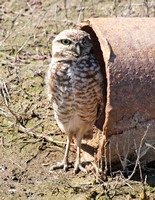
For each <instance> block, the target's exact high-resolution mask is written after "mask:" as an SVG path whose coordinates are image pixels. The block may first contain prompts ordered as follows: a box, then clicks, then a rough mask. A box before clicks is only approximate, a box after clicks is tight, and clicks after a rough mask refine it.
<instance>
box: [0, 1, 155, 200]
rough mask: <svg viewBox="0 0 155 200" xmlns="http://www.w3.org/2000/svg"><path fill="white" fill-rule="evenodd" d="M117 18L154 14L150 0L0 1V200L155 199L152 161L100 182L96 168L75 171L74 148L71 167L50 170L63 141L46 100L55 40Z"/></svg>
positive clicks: (154, 170)
mask: <svg viewBox="0 0 155 200" xmlns="http://www.w3.org/2000/svg"><path fill="white" fill-rule="evenodd" d="M64 2H66V4H65V3H64ZM117 16H123V17H126V16H132V17H137V16H139V17H143V16H149V17H154V16H155V10H154V4H153V1H151V0H150V1H143V0H137V1H133V0H131V1H125V0H124V1H110V0H109V1H108V0H105V1H98V0H97V1H95V0H94V1H92V0H87V1H71V0H68V1H62V0H58V1H50V0H27V1H26V0H24V1H19V0H7V1H4V0H1V2H0V29H1V31H0V81H1V85H0V89H1V95H0V200H1V199H5V200H9V199H10V200H14V199H21V200H24V199H33V200H39V199H47V200H48V199H62V200H63V199H73V198H74V199H80V200H82V199H122V200H125V199H128V200H129V199H150V200H153V199H155V168H153V167H152V166H154V165H153V164H150V165H148V166H146V167H145V169H142V172H141V173H140V170H139V169H137V171H136V173H135V175H134V176H133V177H132V178H131V179H130V180H128V176H129V175H130V174H131V173H132V170H133V168H131V169H128V171H126V172H125V173H123V172H122V171H121V168H120V169H118V170H117V171H116V170H115V171H112V172H109V173H108V177H107V180H105V179H106V177H104V176H103V175H100V177H99V178H102V180H101V181H96V176H97V175H96V173H95V172H94V171H91V172H90V173H89V174H84V173H82V172H79V173H78V174H77V175H74V174H73V161H74V159H75V152H76V150H75V148H74V146H72V148H71V152H70V162H71V166H70V168H69V171H68V172H64V171H63V170H56V171H52V172H49V169H50V166H51V165H53V164H55V163H56V162H59V161H61V160H62V159H63V155H64V150H65V142H66V136H65V135H64V134H62V133H61V132H60V130H59V128H58V127H57V125H56V122H55V119H54V116H53V110H52V108H51V107H50V105H49V104H48V102H47V98H46V87H45V77H46V71H47V69H48V66H49V63H50V59H51V43H52V40H53V38H54V37H55V35H57V34H58V33H59V32H60V31H61V30H63V29H66V28H69V27H74V26H75V25H76V24H77V23H79V22H80V21H81V20H83V19H84V18H89V17H117ZM140 174H141V175H142V177H141V176H140ZM103 179H104V181H103ZM146 195H147V196H146Z"/></svg>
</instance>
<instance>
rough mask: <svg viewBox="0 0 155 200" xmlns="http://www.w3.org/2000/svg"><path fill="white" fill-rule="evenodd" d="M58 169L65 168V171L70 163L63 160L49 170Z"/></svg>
mask: <svg viewBox="0 0 155 200" xmlns="http://www.w3.org/2000/svg"><path fill="white" fill-rule="evenodd" d="M56 169H64V171H65V172H66V171H67V170H68V164H66V163H64V162H62V163H59V164H57V165H53V166H52V167H51V168H50V170H49V171H53V170H56Z"/></svg>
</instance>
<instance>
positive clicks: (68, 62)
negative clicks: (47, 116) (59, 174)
mask: <svg viewBox="0 0 155 200" xmlns="http://www.w3.org/2000/svg"><path fill="white" fill-rule="evenodd" d="M52 48H53V49H52V61H51V64H50V67H49V71H48V76H47V87H48V96H49V99H50V100H51V102H52V104H53V109H54V114H55V118H56V121H57V123H58V126H59V128H60V129H61V131H62V132H65V133H66V134H67V145H66V150H65V156H64V160H63V161H62V163H61V164H59V165H56V166H52V167H51V170H54V169H58V168H64V170H65V171H66V170H67V167H68V153H69V148H70V142H71V139H72V136H75V137H76V141H77V156H76V162H75V165H74V173H76V172H77V171H78V170H79V169H80V170H81V171H84V172H87V171H86V169H85V168H84V167H82V165H81V163H80V146H81V139H82V138H84V137H87V136H88V135H92V132H93V125H94V123H95V121H96V119H97V118H98V116H99V115H100V113H101V111H102V110H103V107H104V101H103V77H102V73H101V69H100V66H99V64H98V61H97V60H96V58H95V56H94V55H93V53H92V43H91V39H90V36H89V34H88V33H86V32H84V31H82V30H76V29H70V30H65V31H62V32H61V33H60V34H59V35H57V36H56V38H55V39H54V40H53V47H52Z"/></svg>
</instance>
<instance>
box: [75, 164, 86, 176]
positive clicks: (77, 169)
mask: <svg viewBox="0 0 155 200" xmlns="http://www.w3.org/2000/svg"><path fill="white" fill-rule="evenodd" d="M79 170H80V171H82V172H84V173H86V174H88V172H87V170H86V169H85V168H84V167H82V165H81V164H79V165H77V166H75V167H74V171H73V172H74V174H77V173H78V171H79Z"/></svg>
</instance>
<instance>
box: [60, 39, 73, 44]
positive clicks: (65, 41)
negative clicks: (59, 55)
mask: <svg viewBox="0 0 155 200" xmlns="http://www.w3.org/2000/svg"><path fill="white" fill-rule="evenodd" d="M61 43H62V44H64V45H70V44H71V41H70V40H67V39H63V40H61Z"/></svg>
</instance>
